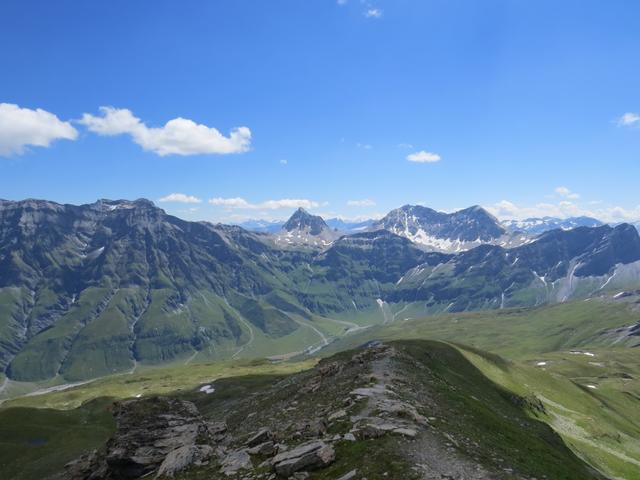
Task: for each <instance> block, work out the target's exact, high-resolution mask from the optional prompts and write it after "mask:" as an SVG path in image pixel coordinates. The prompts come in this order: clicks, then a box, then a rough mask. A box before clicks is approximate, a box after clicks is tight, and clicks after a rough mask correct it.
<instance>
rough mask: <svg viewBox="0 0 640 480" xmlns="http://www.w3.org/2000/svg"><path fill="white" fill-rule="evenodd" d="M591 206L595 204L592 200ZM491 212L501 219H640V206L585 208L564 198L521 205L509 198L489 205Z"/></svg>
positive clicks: (615, 221)
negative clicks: (559, 200) (555, 201)
mask: <svg viewBox="0 0 640 480" xmlns="http://www.w3.org/2000/svg"><path fill="white" fill-rule="evenodd" d="M590 204H591V207H594V205H593V204H592V203H591V202H590ZM485 208H486V209H487V210H488V211H489V212H491V213H492V214H493V215H495V216H496V217H498V218H499V219H501V220H506V219H516V220H523V219H525V218H539V217H558V218H567V217H578V216H586V217H593V218H597V219H599V220H602V221H604V222H611V223H618V222H637V221H638V220H640V206H637V207H636V208H623V207H619V206H599V207H597V208H584V207H582V206H580V205H578V204H576V203H574V202H571V201H568V200H563V201H561V202H558V203H538V204H535V205H533V206H520V205H516V204H515V203H513V202H510V201H508V200H503V201H501V202H498V203H495V204H493V205H488V206H486V207H485Z"/></svg>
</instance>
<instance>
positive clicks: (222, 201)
mask: <svg viewBox="0 0 640 480" xmlns="http://www.w3.org/2000/svg"><path fill="white" fill-rule="evenodd" d="M209 203H210V204H211V205H218V206H223V207H227V208H237V209H246V210H259V209H263V210H277V209H280V208H300V207H302V208H306V209H312V208H318V207H320V206H323V205H326V203H319V202H315V201H313V200H307V199H304V198H282V199H279V200H266V201H264V202H260V203H251V202H248V201H247V200H245V199H244V198H241V197H233V198H222V197H216V198H211V199H210V200H209Z"/></svg>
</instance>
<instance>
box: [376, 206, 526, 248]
mask: <svg viewBox="0 0 640 480" xmlns="http://www.w3.org/2000/svg"><path fill="white" fill-rule="evenodd" d="M370 229H371V230H378V229H385V230H388V231H390V232H393V233H395V234H396V235H400V236H403V237H405V238H408V239H409V240H411V241H412V242H415V243H417V244H420V245H422V246H424V247H425V248H429V249H432V250H435V251H442V252H460V251H464V250H469V249H470V248H473V247H477V246H479V245H482V244H485V243H499V244H502V245H503V246H507V245H510V244H511V243H513V242H514V239H510V238H508V237H507V236H506V234H507V231H506V229H505V228H504V227H503V226H502V225H501V224H500V222H499V221H498V219H497V218H495V217H494V216H493V215H491V214H490V213H489V212H487V211H486V210H485V209H484V208H482V207H480V206H473V207H470V208H466V209H464V210H459V211H456V212H453V213H445V212H438V211H436V210H433V209H431V208H427V207H423V206H421V205H405V206H403V207H400V208H397V209H395V210H392V211H391V212H389V213H388V214H387V215H386V216H385V217H383V218H382V219H381V220H379V221H377V222H374V223H373V224H372V225H371V227H370Z"/></svg>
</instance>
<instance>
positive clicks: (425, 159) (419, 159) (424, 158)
mask: <svg viewBox="0 0 640 480" xmlns="http://www.w3.org/2000/svg"><path fill="white" fill-rule="evenodd" d="M407 160H408V161H410V162H415V163H436V162H439V161H440V160H442V158H441V157H440V155H438V154H437V153H432V152H427V151H426V150H421V151H419V152H415V153H411V154H409V155H407Z"/></svg>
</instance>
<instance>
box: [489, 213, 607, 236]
mask: <svg viewBox="0 0 640 480" xmlns="http://www.w3.org/2000/svg"><path fill="white" fill-rule="evenodd" d="M502 225H503V226H504V227H505V228H506V229H507V230H508V231H512V232H525V233H527V234H532V235H536V234H540V233H544V232H547V231H549V230H555V229H557V228H560V229H562V230H571V229H573V228H577V227H600V226H602V225H604V222H601V221H600V220H598V219H596V218H592V217H569V218H557V217H542V218H527V219H525V220H505V221H503V222H502Z"/></svg>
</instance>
